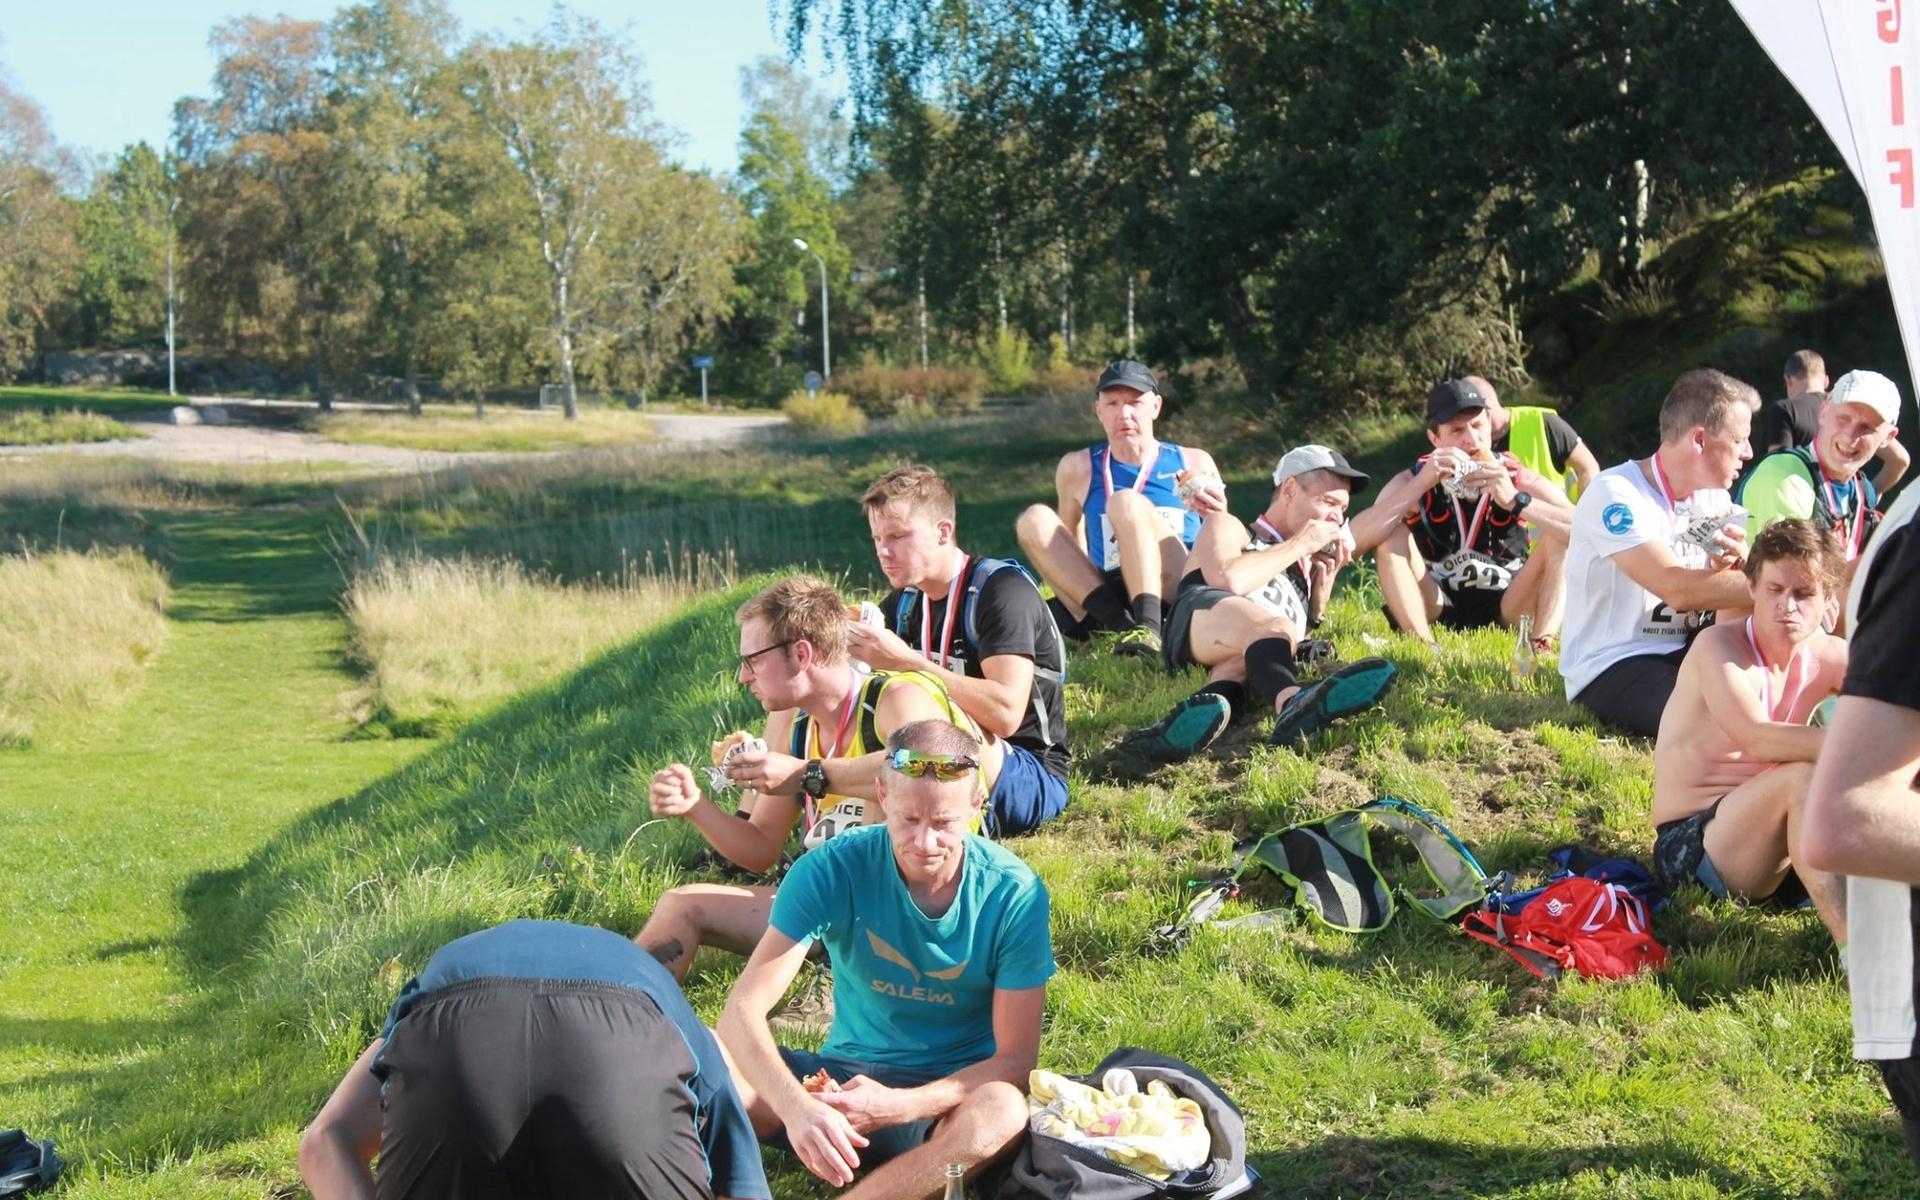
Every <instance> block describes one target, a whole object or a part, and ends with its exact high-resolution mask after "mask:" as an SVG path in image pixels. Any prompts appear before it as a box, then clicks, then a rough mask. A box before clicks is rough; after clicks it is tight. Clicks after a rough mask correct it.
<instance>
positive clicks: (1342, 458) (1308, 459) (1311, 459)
mask: <svg viewBox="0 0 1920 1200" xmlns="http://www.w3.org/2000/svg"><path fill="white" fill-rule="evenodd" d="M1309 471H1332V472H1333V473H1334V474H1335V475H1340V476H1343V477H1345V478H1346V479H1349V480H1351V481H1352V482H1353V484H1354V486H1356V487H1366V486H1367V473H1366V472H1365V471H1356V470H1354V468H1353V464H1352V463H1350V462H1348V461H1347V456H1346V455H1344V454H1342V453H1340V452H1339V451H1338V450H1330V449H1328V448H1327V447H1325V446H1318V445H1312V444H1309V445H1305V446H1295V447H1294V448H1293V449H1291V450H1289V451H1287V452H1286V453H1285V454H1283V455H1281V456H1280V461H1279V463H1277V464H1276V465H1275V466H1274V468H1273V483H1274V486H1275V487H1278V486H1280V484H1282V483H1284V482H1285V481H1287V480H1289V479H1292V478H1293V477H1294V476H1295V475H1305V474H1306V473H1307V472H1309Z"/></svg>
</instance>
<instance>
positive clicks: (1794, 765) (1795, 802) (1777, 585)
mask: <svg viewBox="0 0 1920 1200" xmlns="http://www.w3.org/2000/svg"><path fill="white" fill-rule="evenodd" d="M1843 566H1844V560H1843V558H1842V557H1841V554H1840V548H1839V546H1838V545H1837V544H1836V543H1835V542H1834V540H1833V538H1832V536H1831V535H1829V534H1828V533H1827V532H1826V531H1825V530H1823V529H1821V528H1819V527H1818V526H1817V525H1815V524H1814V523H1813V522H1811V521H1807V520H1803V519H1800V518H1791V519H1788V520H1784V521H1779V522H1776V523H1774V524H1772V525H1769V526H1768V527H1767V528H1766V529H1765V530H1763V531H1762V532H1761V534H1760V536H1759V537H1758V538H1756V539H1755V540H1754V543H1753V550H1752V552H1751V553H1750V554H1749V555H1748V556H1747V562H1746V568H1745V570H1746V575H1747V579H1748V581H1749V582H1750V583H1751V585H1752V588H1753V615H1752V616H1751V617H1749V618H1747V619H1746V620H1744V621H1738V622H1727V623H1724V624H1718V625H1714V626H1713V627H1711V628H1709V629H1707V630H1704V631H1703V632H1702V633H1701V634H1700V636H1699V637H1697V638H1695V639H1694V643H1693V646H1692V648H1691V649H1689V650H1688V651H1687V657H1686V661H1685V662H1684V663H1683V664H1682V665H1681V667H1680V677H1679V681H1678V682H1677V683H1676V684H1675V686H1674V689H1673V697H1672V699H1670V700H1669V701H1668V702H1667V708H1666V712H1665V714H1664V715H1663V716H1662V717H1661V719H1660V737H1659V741H1658V742H1657V743H1656V744H1655V747H1654V752H1653V823H1654V828H1655V830H1656V831H1657V833H1656V838H1655V841H1654V846H1653V860H1654V870H1655V872H1656V873H1657V874H1658V875H1659V876H1660V880H1661V882H1662V883H1663V884H1665V885H1666V886H1667V887H1668V888H1675V887H1679V886H1680V885H1682V884H1685V883H1699V884H1701V885H1703V886H1705V887H1706V889H1707V890H1708V891H1710V892H1712V893H1713V894H1714V895H1715V896H1719V897H1721V898H1723V899H1724V898H1726V897H1728V896H1734V897H1738V898H1740V899H1761V898H1764V897H1768V896H1775V895H1778V896H1780V897H1781V898H1782V899H1783V900H1797V899H1798V898H1799V895H1800V891H1801V888H1802V887H1804V889H1805V892H1806V894H1807V895H1810V896H1812V897H1813V902H1814V905H1815V907H1816V908H1818V909H1819V911H1820V917H1821V919H1822V920H1823V921H1825V922H1826V925H1827V928H1828V929H1829V930H1830V931H1831V932H1832V933H1833V937H1834V940H1835V941H1836V942H1839V943H1842V944H1844V943H1845V942H1846V940H1847V924H1846V894H1845V891H1844V890H1843V887H1842V885H1841V884H1840V881H1839V879H1838V877H1836V876H1833V875H1829V874H1827V873H1826V872H1824V871H1813V870H1808V869H1807V868H1806V866H1805V864H1803V863H1799V862H1798V860H1799V858H1800V852H1799V840H1800V822H1801V810H1802V806H1803V804H1804V803H1805V801H1806V798H1807V781H1808V779H1809V777H1810V776H1811V775H1812V774H1813V763H1814V759H1815V758H1816V757H1817V756H1818V754H1819V752H1820V745H1821V742H1822V740H1823V738H1824V737H1825V734H1826V731H1825V730H1824V729H1820V728H1813V727H1809V725H1808V724H1807V721H1808V718H1809V717H1811V716H1812V715H1813V711H1814V709H1815V708H1816V707H1818V705H1819V704H1820V702H1821V701H1822V700H1824V699H1826V698H1827V697H1828V696H1830V695H1832V694H1833V693H1834V692H1835V691H1836V690H1838V688H1839V687H1840V682H1841V679H1842V677H1844V676H1845V674H1846V670H1847V644H1846V643H1845V642H1843V641H1841V640H1840V639H1839V638H1836V637H1834V636H1832V635H1831V634H1828V633H1825V632H1823V631H1822V630H1821V628H1820V623H1821V620H1822V618H1823V617H1824V616H1825V614H1826V611H1827V602H1828V599H1829V597H1830V596H1832V595H1833V594H1834V591H1835V589H1837V588H1838V586H1839V583H1840V575H1841V571H1842V569H1843ZM1796 875H1797V878H1796ZM1796 885H1798V886H1796Z"/></svg>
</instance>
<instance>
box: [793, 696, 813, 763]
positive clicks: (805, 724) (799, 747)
mask: <svg viewBox="0 0 1920 1200" xmlns="http://www.w3.org/2000/svg"><path fill="white" fill-rule="evenodd" d="M812 731H813V717H812V715H811V714H809V713H808V712H807V710H806V709H804V708H803V709H800V710H799V711H798V712H795V713H794V714H793V731H792V733H793V736H792V737H791V738H790V739H789V741H788V746H787V753H789V754H791V755H793V756H794V757H795V758H802V759H804V758H811V757H812V756H811V755H809V754H808V753H807V734H809V733H811V732H812Z"/></svg>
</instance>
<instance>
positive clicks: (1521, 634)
mask: <svg viewBox="0 0 1920 1200" xmlns="http://www.w3.org/2000/svg"><path fill="white" fill-rule="evenodd" d="M1533 666H1534V662H1533V614H1532V613H1521V614H1520V627H1519V628H1518V629H1517V630H1516V631H1515V634H1514V639H1513V657H1512V658H1511V659H1510V660H1508V662H1507V686H1508V687H1509V688H1511V689H1512V690H1514V691H1516V692H1523V691H1526V690H1527V688H1528V687H1529V686H1531V685H1532V683H1533Z"/></svg>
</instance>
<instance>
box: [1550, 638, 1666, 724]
mask: <svg viewBox="0 0 1920 1200" xmlns="http://www.w3.org/2000/svg"><path fill="white" fill-rule="evenodd" d="M1686 657H1687V652H1686V650H1685V649H1684V648H1683V649H1680V650H1675V651H1673V652H1672V653H1670V654H1638V655H1635V656H1634V657H1632V658H1623V659H1621V660H1620V661H1619V662H1617V663H1615V664H1613V665H1612V666H1610V667H1608V668H1607V669H1606V670H1604V671H1602V672H1600V674H1598V675H1596V676H1594V678H1593V682H1592V683H1589V684H1588V685H1587V686H1586V687H1584V688H1582V689H1581V691H1580V694H1579V695H1578V696H1575V697H1574V698H1573V702H1574V703H1575V704H1578V705H1580V706H1581V707H1583V708H1585V709H1586V710H1587V711H1588V712H1591V713H1592V714H1593V715H1594V716H1596V717H1599V718H1600V719H1601V720H1602V721H1605V722H1607V723H1608V724H1609V725H1618V726H1619V727H1620V728H1622V729H1624V730H1626V731H1627V732H1629V733H1637V734H1640V735H1641V736H1643V737H1657V736H1658V735H1659V733H1660V714H1662V713H1664V712H1666V711H1667V701H1668V700H1669V699H1671V698H1672V697H1673V685H1674V684H1676V683H1678V682H1679V681H1680V664H1681V663H1682V662H1683V661H1685V659H1686Z"/></svg>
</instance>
